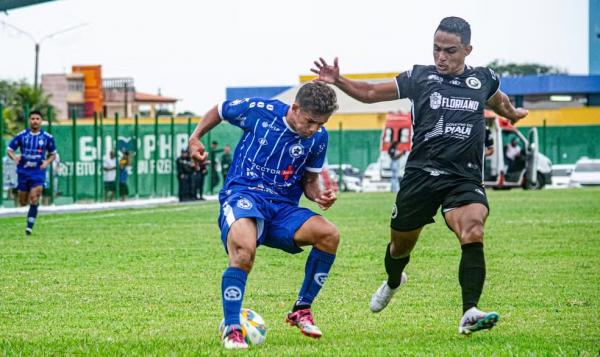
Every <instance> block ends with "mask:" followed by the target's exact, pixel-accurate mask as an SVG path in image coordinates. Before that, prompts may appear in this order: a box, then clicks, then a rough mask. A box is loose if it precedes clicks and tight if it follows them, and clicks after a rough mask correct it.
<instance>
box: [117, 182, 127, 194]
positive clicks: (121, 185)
mask: <svg viewBox="0 0 600 357" xmlns="http://www.w3.org/2000/svg"><path fill="white" fill-rule="evenodd" d="M119 195H120V196H128V195H129V187H127V184H126V183H119Z"/></svg>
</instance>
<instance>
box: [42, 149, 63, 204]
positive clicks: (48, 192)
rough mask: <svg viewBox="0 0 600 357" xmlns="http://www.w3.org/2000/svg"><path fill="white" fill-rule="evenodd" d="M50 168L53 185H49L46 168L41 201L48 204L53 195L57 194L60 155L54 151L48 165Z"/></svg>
mask: <svg viewBox="0 0 600 357" xmlns="http://www.w3.org/2000/svg"><path fill="white" fill-rule="evenodd" d="M50 167H51V168H52V175H53V181H54V182H53V186H50V170H46V183H45V184H44V189H43V191H42V203H43V204H44V205H49V204H50V203H51V202H52V199H53V196H56V195H57V194H58V168H59V167H60V155H59V154H58V152H57V153H56V157H55V159H54V161H52V164H51V166H50Z"/></svg>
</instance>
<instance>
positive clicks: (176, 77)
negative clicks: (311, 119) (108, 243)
mask: <svg viewBox="0 0 600 357" xmlns="http://www.w3.org/2000/svg"><path fill="white" fill-rule="evenodd" d="M446 16H460V17H463V18H464V19H465V20H467V21H468V22H469V23H470V24H471V31H472V37H471V44H472V45H473V52H472V54H471V55H470V56H469V57H468V58H467V64H470V65H475V66H479V65H485V64H487V63H489V62H490V61H492V60H494V59H500V60H503V61H508V62H518V63H523V62H536V63H541V64H545V65H551V66H556V67H559V68H561V69H564V70H566V71H568V72H569V73H570V74H587V73H588V27H589V26H588V22H589V19H588V0H572V1H564V0H527V1H524V0H497V1H494V2H491V1H482V0H454V1H444V0H420V1H413V0H404V1H399V0H369V1H352V0H346V1H343V0H341V1H337V0H329V1H328V0H303V1H298V0H288V1H286V0H252V1H244V0H219V1H199V0H194V1H190V0H170V1H157V0H58V1H52V2H49V3H43V4H40V5H35V6H30V7H25V8H21V9H16V10H11V11H9V12H8V14H0V21H4V22H7V23H9V24H11V25H13V26H16V27H18V28H20V29H22V30H25V31H27V32H28V33H30V34H31V35H32V37H33V38H34V39H36V41H39V40H40V39H41V38H43V37H44V36H46V35H49V34H52V33H54V32H57V31H60V30H63V29H65V28H69V27H72V26H76V25H79V24H86V25H85V26H83V27H79V28H77V29H75V30H72V31H69V32H65V33H62V34H59V35H57V36H55V37H51V38H49V39H46V40H44V41H43V42H42V43H41V45H40V64H39V71H40V73H42V74H43V73H66V72H70V69H71V66H72V65H74V64H101V65H102V74H103V77H105V78H106V77H133V78H134V80H135V86H136V89H137V90H138V91H140V92H146V93H154V94H156V93H157V92H158V90H159V88H160V91H161V93H162V94H163V95H165V96H170V97H175V98H179V99H180V100H181V101H180V102H179V103H178V104H177V111H183V110H191V111H193V112H196V113H197V114H203V113H204V112H206V111H207V110H209V109H210V108H211V107H212V106H213V105H214V104H216V103H217V102H219V101H221V100H224V99H225V89H226V88H227V87H239V86H285V85H295V84H297V83H298V81H299V76H300V75H302V74H310V73H311V72H310V68H311V67H312V62H313V60H315V59H317V58H318V57H320V56H322V57H324V58H325V59H327V60H331V59H332V58H333V57H335V56H338V57H339V58H340V60H339V61H340V62H339V63H340V68H341V71H342V73H376V72H400V71H402V70H406V69H409V68H411V67H412V65H413V64H432V62H433V59H432V43H433V42H432V41H433V32H434V31H435V28H436V27H437V25H438V24H439V22H440V20H441V19H442V18H444V17H446ZM34 58H35V56H34V42H33V41H32V40H31V39H30V38H28V37H27V36H24V35H22V34H19V33H17V32H15V31H14V30H12V29H11V28H8V27H7V26H3V25H2V24H1V23H0V79H10V80H17V79H22V78H24V79H26V80H28V81H29V82H30V83H33V76H34Z"/></svg>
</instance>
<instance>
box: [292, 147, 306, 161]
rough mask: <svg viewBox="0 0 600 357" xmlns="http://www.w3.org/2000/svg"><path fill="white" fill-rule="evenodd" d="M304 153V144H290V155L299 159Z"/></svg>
mask: <svg viewBox="0 0 600 357" xmlns="http://www.w3.org/2000/svg"><path fill="white" fill-rule="evenodd" d="M302 155H304V146H302V145H300V144H294V145H292V146H290V156H291V157H293V158H296V159H297V158H299V157H300V156H302Z"/></svg>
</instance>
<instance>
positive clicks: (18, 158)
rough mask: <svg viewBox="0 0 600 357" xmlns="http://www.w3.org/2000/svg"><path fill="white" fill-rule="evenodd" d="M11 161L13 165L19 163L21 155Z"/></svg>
mask: <svg viewBox="0 0 600 357" xmlns="http://www.w3.org/2000/svg"><path fill="white" fill-rule="evenodd" d="M13 161H14V162H15V164H17V165H18V164H19V162H21V155H15V158H14V159H13Z"/></svg>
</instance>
